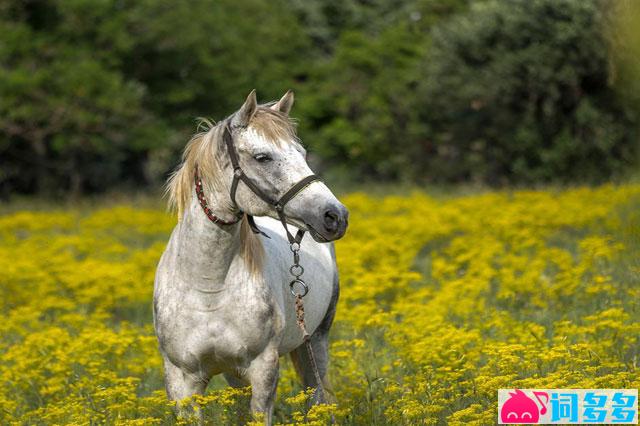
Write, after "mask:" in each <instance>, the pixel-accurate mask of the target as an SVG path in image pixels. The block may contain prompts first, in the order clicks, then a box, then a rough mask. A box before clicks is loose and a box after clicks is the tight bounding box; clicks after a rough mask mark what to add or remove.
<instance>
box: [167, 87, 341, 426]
mask: <svg viewBox="0 0 640 426" xmlns="http://www.w3.org/2000/svg"><path fill="white" fill-rule="evenodd" d="M293 99H294V97H293V93H292V92H290V91H289V92H287V93H286V94H285V95H284V96H283V97H282V99H280V100H279V101H278V102H275V103H271V104H267V105H257V103H256V96H255V91H254V92H251V94H250V95H249V96H248V97H247V99H246V101H245V102H244V104H243V105H242V107H241V108H240V109H239V110H238V111H237V112H236V113H234V114H232V115H231V116H230V117H228V118H227V119H225V120H224V121H222V122H221V123H219V124H218V125H215V126H213V125H211V124H209V126H208V129H205V131H204V132H202V133H199V134H197V135H195V136H194V137H193V138H192V140H191V141H190V142H189V144H188V145H187V147H186V149H185V151H184V154H183V162H182V164H181V166H180V167H179V168H178V169H177V171H176V172H175V173H174V174H173V175H172V177H171V178H170V180H169V182H168V189H167V190H168V192H169V196H170V201H171V203H172V205H173V206H174V207H175V208H177V211H178V217H179V222H178V224H177V225H176V227H175V229H174V230H173V233H172V234H171V239H170V240H169V243H168V245H167V248H166V250H165V252H164V253H163V255H162V258H161V259H160V263H159V265H158V269H157V271H156V279H155V291H154V324H155V329H156V334H157V336H158V340H159V343H160V351H161V353H162V357H163V360H164V369H165V384H166V389H167V395H168V397H169V398H170V399H172V400H176V401H179V400H181V399H183V398H186V397H189V396H191V395H193V394H196V393H200V394H201V393H204V391H205V389H206V387H207V384H208V382H209V380H210V379H211V377H212V376H214V375H217V374H220V373H223V374H224V376H225V378H226V380H227V382H228V383H229V384H230V385H231V386H245V385H247V384H250V385H251V388H252V396H251V410H252V412H253V413H260V412H261V413H264V416H265V421H266V423H267V424H270V423H271V418H272V413H273V403H274V398H275V393H276V385H277V381H278V363H279V357H280V356H282V355H285V354H290V355H291V359H292V360H293V363H294V365H295V368H296V371H297V373H298V374H299V376H300V378H301V379H302V383H303V385H304V386H305V387H314V388H317V386H318V383H316V379H315V375H314V372H313V369H312V366H311V360H310V358H309V356H308V353H307V352H306V349H305V346H304V345H303V336H302V333H301V330H300V329H299V328H298V326H297V324H296V316H295V310H294V297H293V295H292V294H291V290H290V287H289V283H290V282H291V280H292V276H291V275H290V272H289V268H290V267H291V265H292V253H291V251H290V245H289V241H287V239H286V236H287V235H286V233H285V231H284V228H283V226H282V224H281V222H279V219H282V218H283V217H284V218H286V222H287V223H288V224H289V225H292V226H293V227H295V228H294V232H295V230H297V228H300V229H303V230H305V231H307V232H309V234H311V236H312V237H313V240H312V239H310V238H307V239H304V240H303V241H302V243H301V245H300V263H301V264H302V266H303V267H304V270H305V272H304V276H303V279H304V280H305V281H306V283H307V285H308V288H309V294H308V296H307V297H305V299H304V302H305V313H306V315H305V318H306V327H307V330H308V331H309V333H310V334H311V344H312V348H313V353H314V358H315V360H316V363H317V366H318V370H319V373H320V377H321V378H322V381H324V377H325V374H326V371H327V363H328V353H327V351H328V341H327V340H328V333H329V328H330V327H331V324H332V322H333V317H334V314H335V309H336V303H337V301H338V271H337V268H336V260H335V252H334V247H333V243H330V241H333V240H336V239H338V238H341V237H342V236H343V235H344V233H345V231H346V228H347V218H348V212H347V210H346V208H345V207H344V206H343V205H342V204H341V203H340V202H339V201H338V200H337V199H336V197H335V196H334V195H333V194H332V193H331V191H330V190H329V189H328V188H327V187H326V186H325V185H324V184H323V183H322V182H320V181H317V180H315V181H312V182H311V183H308V184H307V185H306V186H304V187H296V191H298V190H299V192H297V193H296V194H290V195H293V198H292V199H291V200H290V201H289V202H288V203H286V205H285V206H284V210H282V209H279V210H282V211H281V213H282V215H279V214H278V213H279V212H278V211H276V209H275V208H274V207H273V206H272V205H270V204H269V203H267V202H265V200H264V199H263V198H265V199H267V200H268V199H272V200H278V199H280V197H282V195H283V194H285V193H288V190H289V189H290V188H292V187H294V186H296V185H295V184H296V182H300V181H301V180H304V178H305V177H308V176H309V175H311V174H312V172H311V170H310V169H309V166H308V165H307V162H306V159H305V156H306V153H305V150H304V148H303V147H302V146H301V145H300V143H299V142H298V139H297V137H296V134H295V127H294V125H293V123H292V121H291V120H290V119H289V116H288V115H289V111H290V110H291V107H292V105H293ZM225 132H229V134H228V136H227V135H225ZM227 137H228V138H229V142H228V144H227V145H225V138H227ZM233 149H235V152H236V154H235V155H236V160H235V162H237V163H239V164H237V165H236V167H235V168H234V165H233V161H232V155H233V153H232V152H230V150H233ZM234 169H235V170H234ZM237 169H240V170H242V171H243V172H244V174H245V176H247V177H249V178H250V180H251V181H252V182H253V183H254V184H255V185H256V186H257V188H253V189H251V188H250V187H249V186H248V184H247V183H246V182H245V181H242V182H240V183H239V184H238V185H237V190H236V189H234V191H233V194H232V193H231V192H232V191H231V189H232V186H235V185H232V184H233V183H234V180H235V179H234V171H235V172H236V175H239V174H241V173H240V172H238V170H237ZM196 182H201V184H200V185H198V186H197V185H196ZM256 192H259V193H258V194H257V193H256ZM243 213H244V215H243ZM248 216H258V219H257V226H258V227H259V229H260V230H261V231H262V233H254V232H252V226H251V225H252V224H251V223H250V222H249V220H248ZM240 217H241V218H240ZM274 219H278V220H274ZM253 230H254V231H257V229H256V228H255V226H254V227H253ZM314 240H315V241H314ZM322 243H324V244H322ZM297 290H298V291H301V290H300V289H297ZM316 396H318V394H317V393H316ZM319 399H321V398H316V401H317V402H321V401H319Z"/></svg>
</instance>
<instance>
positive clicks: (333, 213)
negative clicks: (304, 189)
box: [324, 208, 340, 232]
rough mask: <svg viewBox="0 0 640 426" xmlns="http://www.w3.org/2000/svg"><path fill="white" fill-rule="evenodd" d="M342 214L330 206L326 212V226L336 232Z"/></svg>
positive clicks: (330, 230) (328, 229)
mask: <svg viewBox="0 0 640 426" xmlns="http://www.w3.org/2000/svg"><path fill="white" fill-rule="evenodd" d="M339 219H340V216H339V213H338V211H337V210H335V209H334V208H330V209H329V210H327V211H326V212H324V228H325V229H326V230H327V231H329V232H336V231H337V229H338V224H339V223H340V220H339Z"/></svg>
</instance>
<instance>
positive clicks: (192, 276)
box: [177, 193, 240, 290]
mask: <svg viewBox="0 0 640 426" xmlns="http://www.w3.org/2000/svg"><path fill="white" fill-rule="evenodd" d="M214 199H215V198H214ZM210 207H211V209H212V210H213V211H214V212H217V209H216V206H215V205H212V204H210ZM228 216H229V214H226V215H225V216H224V217H228ZM239 247H240V223H239V222H238V223H236V224H234V225H222V226H219V225H217V224H215V223H213V222H211V221H210V220H209V219H208V218H207V216H206V215H205V213H204V211H202V208H201V206H200V204H198V202H197V197H196V196H195V193H194V194H193V197H192V200H191V203H190V205H189V207H188V208H187V209H186V211H185V213H184V216H183V218H182V221H181V223H180V235H179V239H178V247H177V248H178V254H179V256H180V262H179V263H180V269H181V272H182V274H183V275H184V276H185V278H187V279H186V280H185V283H188V284H187V285H189V286H193V287H195V288H197V289H202V290H215V289H216V288H221V287H222V286H223V285H224V281H225V278H226V276H227V273H228V271H229V267H230V266H231V262H232V260H233V258H234V256H235V255H236V254H237V253H238V250H239Z"/></svg>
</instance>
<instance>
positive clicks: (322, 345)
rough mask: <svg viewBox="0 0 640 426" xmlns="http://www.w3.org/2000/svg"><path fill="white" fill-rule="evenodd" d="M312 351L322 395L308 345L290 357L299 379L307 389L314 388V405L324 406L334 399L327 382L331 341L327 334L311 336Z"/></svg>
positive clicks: (301, 346) (304, 345) (295, 350)
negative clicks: (321, 391)
mask: <svg viewBox="0 0 640 426" xmlns="http://www.w3.org/2000/svg"><path fill="white" fill-rule="evenodd" d="M311 350H312V353H313V358H314V361H315V364H316V366H317V368H318V374H319V375H320V381H321V383H322V388H323V390H324V392H323V393H322V394H321V393H320V392H319V390H318V381H317V379H316V375H315V372H314V369H313V362H312V361H311V358H310V357H309V352H308V349H307V346H306V344H302V345H300V346H298V347H297V348H296V349H294V350H293V351H292V352H291V353H290V354H289V355H290V357H291V361H292V362H293V366H294V368H295V370H296V373H298V377H299V378H300V381H301V382H302V386H303V387H304V388H305V389H308V388H314V389H315V392H314V398H313V399H314V403H316V404H324V403H327V402H328V400H329V399H332V391H331V386H330V384H329V381H328V380H327V369H328V366H329V339H328V335H327V334H320V335H318V334H314V335H312V336H311Z"/></svg>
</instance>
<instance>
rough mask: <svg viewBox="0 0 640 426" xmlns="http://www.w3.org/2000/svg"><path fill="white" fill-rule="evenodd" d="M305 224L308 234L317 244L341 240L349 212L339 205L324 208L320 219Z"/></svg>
mask: <svg viewBox="0 0 640 426" xmlns="http://www.w3.org/2000/svg"><path fill="white" fill-rule="evenodd" d="M310 222H311V223H309V222H305V225H306V227H307V230H308V231H309V234H311V236H312V237H313V239H314V240H316V241H317V242H319V243H327V242H330V241H335V240H338V239H340V238H342V237H343V236H344V234H345V232H347V227H348V226H349V211H348V210H347V208H346V207H345V206H344V205H342V204H340V203H331V204H328V205H327V206H326V208H325V209H324V211H323V214H322V216H321V217H320V218H317V219H316V220H314V221H310Z"/></svg>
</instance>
